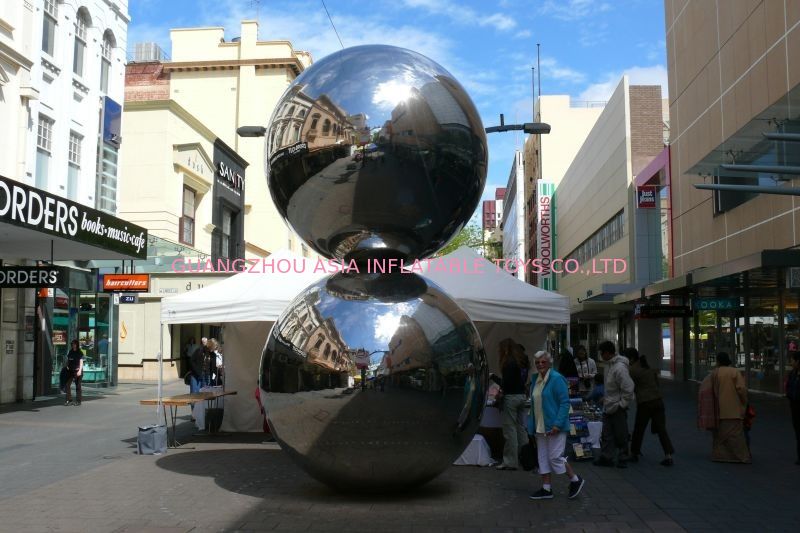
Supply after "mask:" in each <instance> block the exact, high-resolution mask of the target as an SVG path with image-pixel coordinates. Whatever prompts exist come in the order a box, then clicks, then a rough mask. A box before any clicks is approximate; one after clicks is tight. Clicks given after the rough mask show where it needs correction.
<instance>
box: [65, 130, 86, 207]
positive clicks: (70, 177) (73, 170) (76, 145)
mask: <svg viewBox="0 0 800 533" xmlns="http://www.w3.org/2000/svg"><path fill="white" fill-rule="evenodd" d="M82 140H83V137H81V136H80V135H78V134H77V133H75V132H74V131H71V132H69V163H68V165H67V198H69V199H70V200H77V197H78V182H79V181H80V174H81V141H82Z"/></svg>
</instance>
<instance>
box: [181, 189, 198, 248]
mask: <svg viewBox="0 0 800 533" xmlns="http://www.w3.org/2000/svg"><path fill="white" fill-rule="evenodd" d="M196 198H197V196H196V193H195V192H194V191H193V190H192V189H190V188H189V187H186V186H184V187H183V208H182V211H181V220H180V228H179V231H180V241H181V242H182V243H184V244H188V245H191V246H194V216H195V200H196Z"/></svg>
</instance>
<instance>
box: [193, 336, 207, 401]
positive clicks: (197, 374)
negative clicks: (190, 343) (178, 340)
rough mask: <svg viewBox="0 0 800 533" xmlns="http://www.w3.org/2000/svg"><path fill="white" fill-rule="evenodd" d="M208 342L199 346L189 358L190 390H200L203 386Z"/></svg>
mask: <svg viewBox="0 0 800 533" xmlns="http://www.w3.org/2000/svg"><path fill="white" fill-rule="evenodd" d="M205 352H206V343H205V342H204V343H203V344H202V345H201V346H198V347H197V348H196V349H195V350H194V352H192V354H191V356H190V358H189V372H190V375H189V392H191V393H195V392H200V387H202V386H203V361H204V360H205V357H206V353H205Z"/></svg>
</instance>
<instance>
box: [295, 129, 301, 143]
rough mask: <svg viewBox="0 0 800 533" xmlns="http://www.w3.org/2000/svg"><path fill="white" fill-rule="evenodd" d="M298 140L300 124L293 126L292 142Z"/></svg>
mask: <svg viewBox="0 0 800 533" xmlns="http://www.w3.org/2000/svg"><path fill="white" fill-rule="evenodd" d="M299 141H300V126H295V127H294V142H299Z"/></svg>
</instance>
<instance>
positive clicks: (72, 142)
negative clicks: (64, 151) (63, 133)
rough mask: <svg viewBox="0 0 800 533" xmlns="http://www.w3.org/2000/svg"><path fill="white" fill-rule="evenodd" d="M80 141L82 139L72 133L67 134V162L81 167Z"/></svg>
mask: <svg viewBox="0 0 800 533" xmlns="http://www.w3.org/2000/svg"><path fill="white" fill-rule="evenodd" d="M81 141H83V137H82V136H81V135H79V134H77V133H75V132H74V131H71V132H69V162H70V163H72V164H73V165H75V166H77V167H80V166H81Z"/></svg>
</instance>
